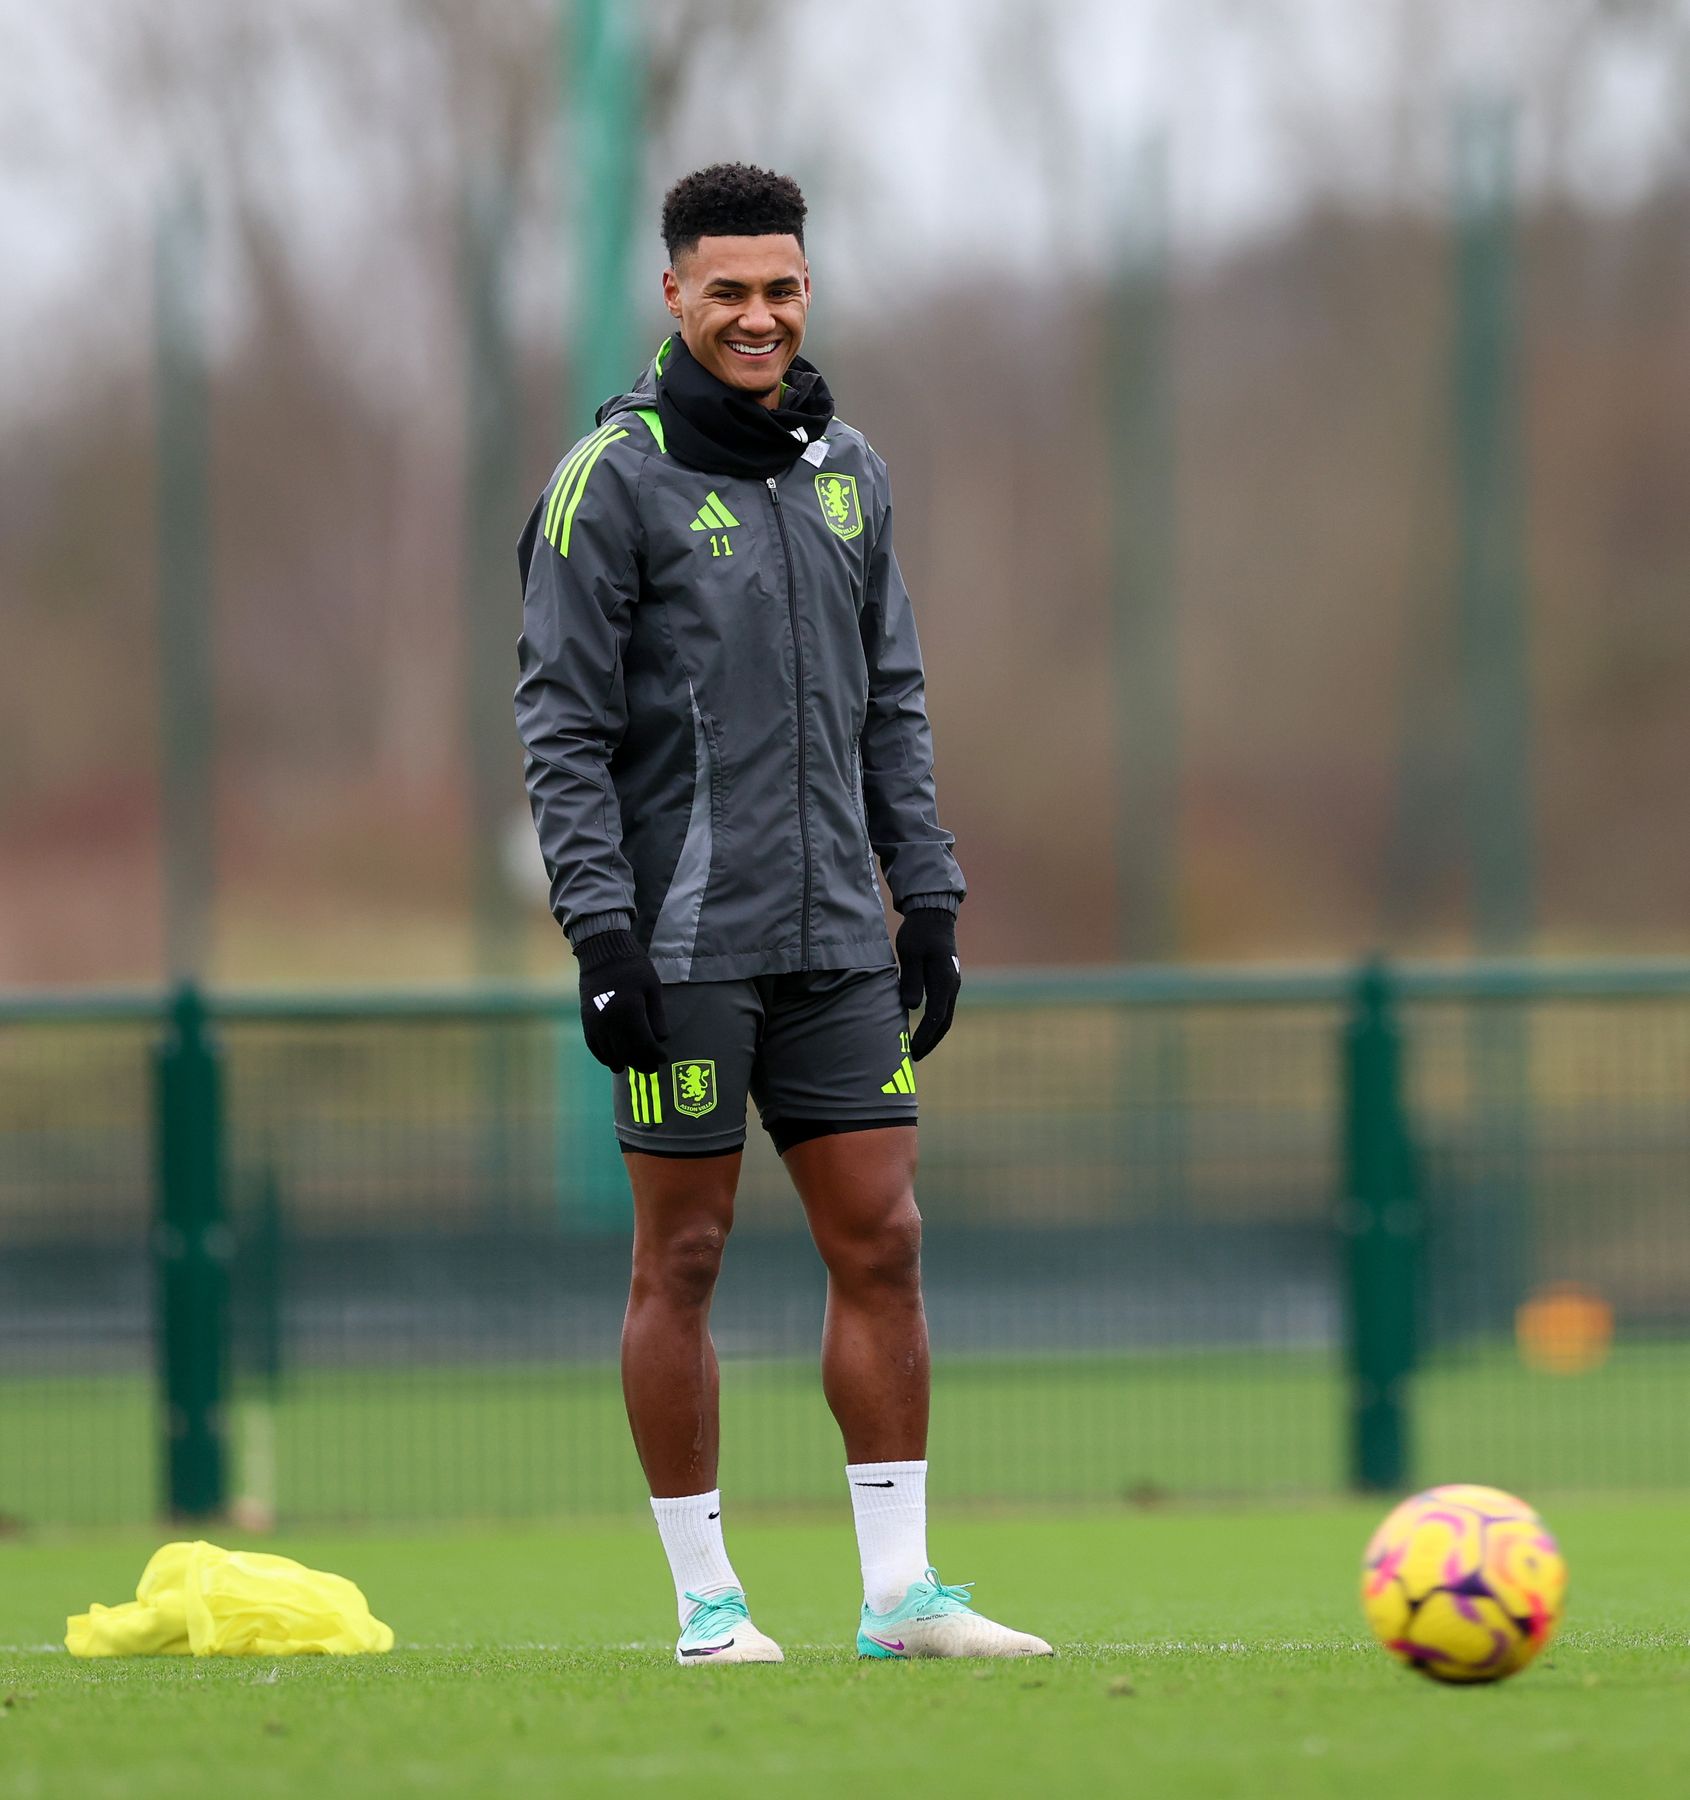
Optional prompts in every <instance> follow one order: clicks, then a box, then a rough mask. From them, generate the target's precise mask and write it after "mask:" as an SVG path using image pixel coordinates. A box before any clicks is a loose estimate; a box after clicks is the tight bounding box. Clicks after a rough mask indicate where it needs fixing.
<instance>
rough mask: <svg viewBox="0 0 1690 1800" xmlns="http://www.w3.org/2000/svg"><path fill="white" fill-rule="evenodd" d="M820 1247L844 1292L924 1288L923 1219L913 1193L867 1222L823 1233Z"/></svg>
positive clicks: (833, 1275)
mask: <svg viewBox="0 0 1690 1800" xmlns="http://www.w3.org/2000/svg"><path fill="white" fill-rule="evenodd" d="M818 1245H819V1248H820V1250H821V1253H822V1260H823V1261H824V1262H825V1263H826V1264H827V1272H828V1274H829V1275H830V1276H831V1277H832V1278H833V1280H834V1282H835V1283H836V1284H837V1285H839V1286H840V1287H843V1288H846V1289H850V1290H869V1289H881V1290H885V1291H889V1292H910V1293H913V1292H917V1291H919V1289H920V1287H921V1214H920V1213H919V1212H918V1211H917V1210H916V1204H915V1197H914V1195H912V1194H908V1193H905V1194H903V1195H901V1196H900V1197H899V1198H898V1199H897V1200H895V1201H893V1202H891V1203H890V1204H889V1205H888V1206H887V1207H886V1208H885V1209H884V1210H882V1211H880V1212H878V1213H876V1214H875V1215H874V1216H873V1217H872V1218H870V1219H868V1220H865V1221H863V1222H861V1223H853V1224H852V1225H850V1226H847V1227H843V1228H836V1229H833V1230H829V1231H827V1232H825V1233H823V1234H822V1235H821V1237H820V1238H819V1240H818Z"/></svg>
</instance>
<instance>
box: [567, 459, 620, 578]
mask: <svg viewBox="0 0 1690 1800" xmlns="http://www.w3.org/2000/svg"><path fill="white" fill-rule="evenodd" d="M627 435H628V434H627V432H625V431H613V432H612V433H611V434H610V436H609V437H601V438H600V439H599V441H598V442H597V443H596V444H595V445H594V446H593V448H592V452H591V454H590V455H588V456H586V457H584V458H583V459H582V462H581V468H580V471H579V473H578V474H577V475H576V477H575V481H574V485H573V488H572V490H571V492H570V496H569V502H568V504H567V505H566V506H565V507H564V510H563V529H562V530H561V531H560V532H559V533H558V536H557V549H558V555H559V556H567V555H568V554H569V533H570V530H571V528H572V527H573V526H574V524H575V513H576V509H577V508H578V507H579V506H580V504H581V496H582V495H583V494H584V493H586V491H587V477H588V476H589V475H591V474H592V472H593V464H594V463H596V462H597V461H598V459H599V458H600V457H601V456H603V455H604V453H605V451H607V450H608V449H609V448H610V446H611V445H612V444H614V443H615V442H616V441H617V439H618V438H625V437H626V436H627Z"/></svg>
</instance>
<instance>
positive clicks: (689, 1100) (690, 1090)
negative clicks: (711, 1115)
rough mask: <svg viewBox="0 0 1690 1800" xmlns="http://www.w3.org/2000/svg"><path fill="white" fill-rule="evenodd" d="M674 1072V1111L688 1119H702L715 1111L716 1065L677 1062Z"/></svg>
mask: <svg viewBox="0 0 1690 1800" xmlns="http://www.w3.org/2000/svg"><path fill="white" fill-rule="evenodd" d="M674 1070H675V1111H676V1112H678V1113H685V1115H686V1116H687V1117H688V1118H689V1119H702V1118H703V1117H704V1115H705V1114H706V1113H707V1112H714V1111H715V1109H716V1065H715V1064H714V1063H713V1062H678V1063H676V1064H675V1065H674Z"/></svg>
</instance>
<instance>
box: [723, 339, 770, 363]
mask: <svg viewBox="0 0 1690 1800" xmlns="http://www.w3.org/2000/svg"><path fill="white" fill-rule="evenodd" d="M728 348H729V349H730V350H731V351H733V353H734V355H735V356H751V357H755V358H757V359H758V360H761V359H762V358H763V357H766V356H773V355H774V353H775V352H776V351H777V350H778V349H779V348H780V339H779V338H776V339H775V340H774V342H773V343H769V344H750V343H747V342H746V341H745V340H744V339H743V338H729V339H728Z"/></svg>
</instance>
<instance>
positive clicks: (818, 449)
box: [799, 438, 827, 469]
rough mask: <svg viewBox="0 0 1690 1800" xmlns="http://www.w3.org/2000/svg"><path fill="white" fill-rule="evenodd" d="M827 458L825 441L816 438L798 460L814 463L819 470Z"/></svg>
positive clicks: (824, 439)
mask: <svg viewBox="0 0 1690 1800" xmlns="http://www.w3.org/2000/svg"><path fill="white" fill-rule="evenodd" d="M826 458H827V439H826V438H817V439H816V441H815V442H814V443H813V444H812V445H811V446H810V447H809V449H808V450H806V451H805V452H804V454H803V456H802V457H801V458H800V459H799V460H800V461H801V462H807V463H814V464H815V465H816V467H817V468H818V469H819V468H820V467H821V466H822V463H823V462H824V461H825V460H826Z"/></svg>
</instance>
